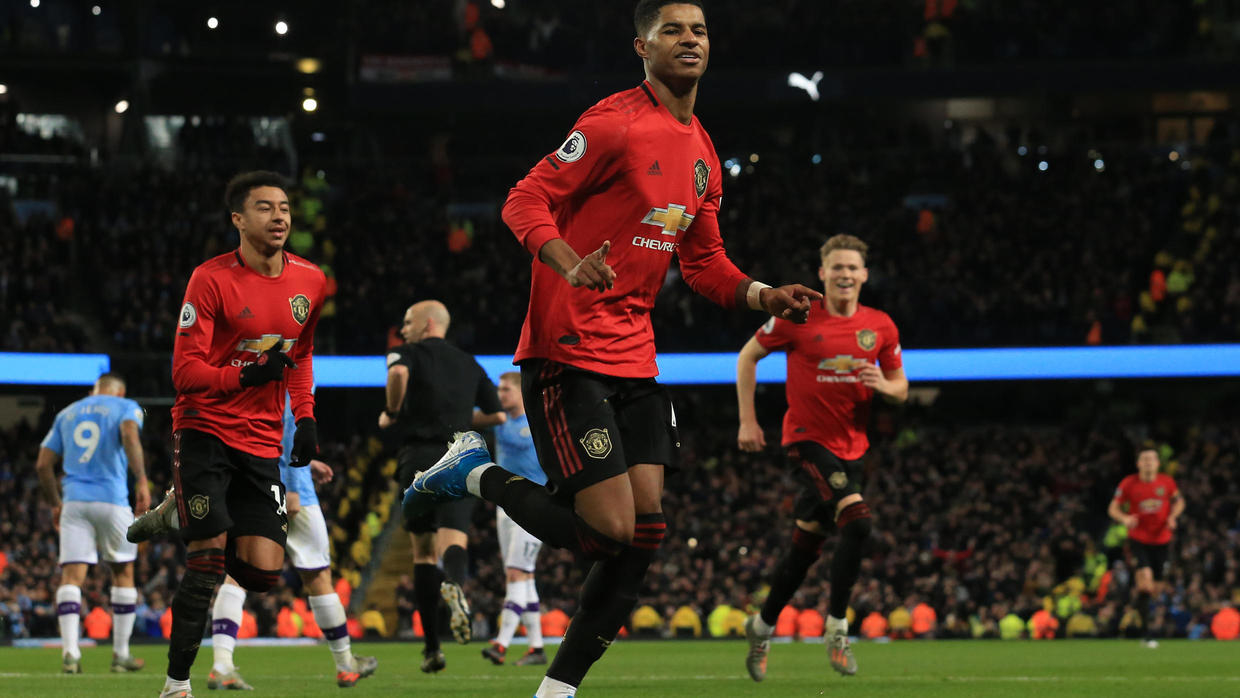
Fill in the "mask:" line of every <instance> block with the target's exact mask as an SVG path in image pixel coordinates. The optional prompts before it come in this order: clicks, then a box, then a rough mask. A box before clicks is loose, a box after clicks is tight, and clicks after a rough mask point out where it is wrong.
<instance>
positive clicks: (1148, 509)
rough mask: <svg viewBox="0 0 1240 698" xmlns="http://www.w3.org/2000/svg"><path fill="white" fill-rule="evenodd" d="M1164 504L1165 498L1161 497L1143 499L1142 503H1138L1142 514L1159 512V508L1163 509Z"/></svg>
mask: <svg viewBox="0 0 1240 698" xmlns="http://www.w3.org/2000/svg"><path fill="white" fill-rule="evenodd" d="M1162 506H1163V500H1161V499H1142V500H1141V503H1140V504H1138V505H1137V508H1138V509H1140V510H1141V513H1142V514H1154V513H1157V512H1158V510H1159V509H1162Z"/></svg>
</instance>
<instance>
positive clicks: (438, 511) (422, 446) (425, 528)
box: [396, 441, 478, 534]
mask: <svg viewBox="0 0 1240 698" xmlns="http://www.w3.org/2000/svg"><path fill="white" fill-rule="evenodd" d="M447 450H448V444H447V442H446V441H445V442H443V443H439V442H430V441H427V442H418V443H413V444H407V445H405V446H404V447H402V448H401V449H400V452H399V453H397V454H396V482H397V484H399V485H400V487H401V491H402V492H403V491H404V489H405V488H408V487H409V485H411V484H413V476H414V475H417V473H418V471H419V470H426V469H427V468H429V467H431V466H432V465H434V464H435V463H436V462H438V461H439V459H440V458H442V457H443V454H444V453H445V452H446V451H447ZM477 505H478V502H477V500H475V499H474V498H473V497H464V498H462V499H458V500H456V501H453V502H444V503H443V504H439V505H436V506H435V510H434V511H432V512H428V513H426V514H423V515H422V516H419V517H417V518H414V519H406V520H405V530H406V531H409V532H410V533H434V532H435V531H438V530H439V529H441V528H451V529H454V530H457V531H461V532H462V533H466V534H468V533H469V526H470V523H471V521H472V520H473V516H474V508H475V507H476V506H477Z"/></svg>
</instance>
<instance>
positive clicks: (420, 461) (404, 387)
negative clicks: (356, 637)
mask: <svg viewBox="0 0 1240 698" xmlns="http://www.w3.org/2000/svg"><path fill="white" fill-rule="evenodd" d="M450 321H451V317H450V316H449V315H448V309H447V308H446V307H444V304H443V303H440V302H439V301H435V300H426V301H421V302H419V303H415V304H413V305H411V306H409V309H408V310H406V311H405V319H404V322H403V324H402V325H401V329H400V335H401V337H402V338H403V339H404V340H405V341H406V342H407V343H406V344H402V345H401V346H399V347H396V348H395V349H393V350H392V352H391V353H389V354H388V355H387V367H388V369H387V371H388V373H387V391H386V392H387V403H386V405H385V407H384V410H383V412H382V413H381V414H380V415H379V427H380V428H381V429H395V430H396V431H397V435H398V437H399V439H400V443H401V449H400V453H399V455H398V456H397V463H398V465H397V469H396V480H397V482H399V483H400V486H401V487H408V486H409V483H411V482H413V476H414V474H415V473H417V472H418V471H419V470H425V469H427V468H429V467H430V466H432V465H434V464H435V462H436V461H438V460H439V458H440V456H442V455H443V449H444V444H446V443H448V442H449V441H451V440H452V435H453V433H454V432H458V431H466V430H469V429H478V428H484V427H489V426H494V425H496V424H501V423H503V422H504V420H505V419H506V418H507V415H505V413H504V410H503V408H502V407H501V406H500V404H499V395H498V393H497V392H496V388H495V384H494V383H492V382H491V380H490V379H489V378H488V377H487V375H486V372H485V371H483V370H482V367H481V366H479V365H478V362H477V361H476V360H475V359H474V357H473V356H471V355H469V354H468V353H466V352H464V351H462V350H460V349H458V348H457V347H455V346H453V345H452V344H451V343H450V342H448V341H447V340H446V339H444V335H446V334H447V332H448V323H449V322H450ZM475 405H476V406H477V407H478V408H479V409H480V410H481V412H479V413H477V414H475V412H474V406H475ZM476 502H477V500H475V499H472V498H469V497H466V498H464V499H461V500H458V501H453V502H447V503H444V504H441V505H439V506H438V507H436V509H435V511H434V512H433V513H431V514H427V515H424V516H420V517H416V518H413V519H406V520H405V530H407V531H409V534H410V537H411V538H412V540H413V594H414V598H415V601H416V603H417V606H418V610H419V612H420V613H421V614H422V629H423V635H424V636H425V643H426V646H425V648H424V649H423V650H422V655H423V657H424V658H423V660H422V671H424V672H427V673H432V672H436V671H440V670H442V669H443V668H444V666H446V663H445V661H444V656H443V652H442V651H440V649H439V635H438V633H437V632H436V627H437V625H438V623H437V622H436V621H437V619H438V617H439V599H440V598H443V600H444V603H446V604H447V605H448V609H449V611H451V615H452V618H451V621H450V625H451V628H452V635H453V637H455V638H456V640H457V642H460V643H466V642H469V640H470V634H471V633H470V613H469V603H468V601H466V599H465V593H464V592H463V591H462V590H461V584H462V583H463V582H464V581H465V575H466V570H467V568H468V566H469V558H468V556H467V553H466V552H465V546H466V544H467V543H468V532H469V524H470V518H471V515H472V513H473V508H474V505H475V504H476ZM441 559H442V560H443V576H442V578H441V577H440V573H439V568H438V566H437V565H436V563H437V562H438V561H439V560H441Z"/></svg>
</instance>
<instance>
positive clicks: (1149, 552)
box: [1128, 538, 1171, 581]
mask: <svg viewBox="0 0 1240 698" xmlns="http://www.w3.org/2000/svg"><path fill="white" fill-rule="evenodd" d="M1128 545H1129V548H1130V549H1131V550H1132V556H1133V557H1135V558H1137V569H1141V568H1142V567H1148V568H1150V571H1151V572H1153V573H1154V579H1155V580H1158V581H1161V580H1162V578H1163V577H1165V576H1167V558H1168V549H1169V548H1170V547H1171V546H1170V544H1168V543H1163V544H1162V545H1157V544H1153V543H1142V542H1140V541H1136V540H1133V539H1131V538H1129V539H1128Z"/></svg>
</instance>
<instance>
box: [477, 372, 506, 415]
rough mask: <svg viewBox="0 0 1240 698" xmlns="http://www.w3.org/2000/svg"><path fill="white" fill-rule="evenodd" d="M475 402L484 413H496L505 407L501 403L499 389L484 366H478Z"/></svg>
mask: <svg viewBox="0 0 1240 698" xmlns="http://www.w3.org/2000/svg"><path fill="white" fill-rule="evenodd" d="M474 404H475V405H477V406H478V409H480V410H482V412H483V414H495V413H496V412H501V411H503V409H504V406H503V405H501V404H499V391H498V390H497V389H496V387H495V384H494V383H492V382H491V379H490V378H489V377H488V376H487V372H486V371H484V370H482V366H478V390H477V392H476V394H475V395H474Z"/></svg>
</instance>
